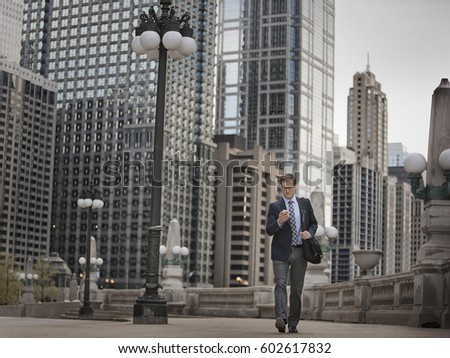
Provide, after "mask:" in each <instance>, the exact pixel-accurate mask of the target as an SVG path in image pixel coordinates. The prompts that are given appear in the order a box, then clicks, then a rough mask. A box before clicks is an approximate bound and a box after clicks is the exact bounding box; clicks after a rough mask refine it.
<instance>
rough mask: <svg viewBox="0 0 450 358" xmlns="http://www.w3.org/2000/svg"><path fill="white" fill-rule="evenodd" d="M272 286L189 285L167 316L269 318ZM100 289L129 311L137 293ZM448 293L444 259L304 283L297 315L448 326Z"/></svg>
mask: <svg viewBox="0 0 450 358" xmlns="http://www.w3.org/2000/svg"><path fill="white" fill-rule="evenodd" d="M273 289H274V288H273V286H255V287H236V288H200V287H190V288H186V289H185V297H186V300H185V302H168V309H169V313H171V314H174V313H175V314H184V315H203V316H230V317H264V318H274V293H273ZM288 290H289V288H288ZM104 291H105V292H104V296H105V304H104V306H105V309H114V308H116V309H117V308H119V309H122V310H130V311H131V310H132V305H133V304H134V302H135V298H136V297H137V296H139V294H140V291H139V290H135V291H133V290H130V291H129V292H127V291H126V290H104ZM449 292H450V261H449V262H447V263H445V264H444V265H435V266H433V265H430V264H426V265H416V266H414V267H413V270H412V271H411V272H405V273H399V274H396V275H390V276H379V277H374V276H364V277H359V278H357V279H355V280H353V281H349V282H342V283H334V284H315V285H312V286H310V287H305V290H304V292H303V309H302V319H307V320H308V319H312V320H328V321H336V322H357V323H374V324H395V325H408V326H414V327H419V326H424V327H442V328H450V308H449V300H450V298H449ZM288 294H289V293H288Z"/></svg>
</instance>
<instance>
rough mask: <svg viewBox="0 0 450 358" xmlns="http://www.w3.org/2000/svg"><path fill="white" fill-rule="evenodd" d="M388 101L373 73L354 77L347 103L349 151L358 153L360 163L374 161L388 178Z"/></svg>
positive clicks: (375, 168) (361, 73)
mask: <svg viewBox="0 0 450 358" xmlns="http://www.w3.org/2000/svg"><path fill="white" fill-rule="evenodd" d="M387 138H388V111H387V98H386V94H384V93H383V92H382V90H381V84H380V83H379V82H378V81H376V78H375V75H374V74H373V73H372V72H370V70H369V66H367V70H366V71H365V72H359V73H356V74H355V75H354V76H353V87H352V88H350V93H349V95H348V100H347V148H350V149H352V150H354V151H355V153H356V157H357V159H358V161H361V160H362V158H363V157H365V156H367V157H368V158H371V159H373V161H374V165H375V167H374V170H376V171H377V172H379V173H381V174H382V175H384V176H386V175H387V153H388V152H387V150H388V142H387Z"/></svg>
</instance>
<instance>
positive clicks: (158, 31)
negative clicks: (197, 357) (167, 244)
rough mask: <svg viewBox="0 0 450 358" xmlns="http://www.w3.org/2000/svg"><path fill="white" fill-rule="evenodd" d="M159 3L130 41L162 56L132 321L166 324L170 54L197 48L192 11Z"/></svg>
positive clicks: (177, 55)
mask: <svg viewBox="0 0 450 358" xmlns="http://www.w3.org/2000/svg"><path fill="white" fill-rule="evenodd" d="M160 5H161V6H160V14H159V15H158V14H157V13H156V11H155V9H154V8H153V6H151V7H150V10H149V11H148V14H146V13H145V12H143V13H142V14H141V15H140V16H139V18H140V20H141V22H140V25H139V26H138V27H137V28H136V37H134V38H133V40H132V41H131V48H132V50H133V51H134V52H135V53H136V54H137V55H144V54H146V55H147V57H148V58H149V59H151V60H156V59H158V60H159V67H158V85H157V97H156V116H155V132H154V135H153V138H154V142H153V173H152V187H151V209H150V210H151V214H150V215H151V217H150V229H149V234H148V247H147V263H146V275H145V293H144V295H143V296H142V297H139V298H138V299H137V300H136V304H135V305H134V309H133V323H137V324H167V302H166V301H165V300H164V299H163V298H162V297H160V295H159V293H158V289H159V288H160V287H161V286H160V284H159V283H158V272H159V246H160V241H161V193H162V190H161V189H162V188H161V185H162V171H163V168H162V161H163V150H164V148H163V145H164V117H165V104H166V72H167V55H169V56H170V57H171V58H172V59H174V60H180V59H182V58H184V57H187V56H190V55H192V54H193V53H194V51H195V41H194V39H193V38H192V36H193V30H192V29H191V28H190V26H189V20H190V18H191V16H190V14H189V13H187V12H186V13H185V14H184V15H183V16H181V17H180V18H178V17H176V16H175V8H174V7H173V6H171V5H172V0H161V1H160Z"/></svg>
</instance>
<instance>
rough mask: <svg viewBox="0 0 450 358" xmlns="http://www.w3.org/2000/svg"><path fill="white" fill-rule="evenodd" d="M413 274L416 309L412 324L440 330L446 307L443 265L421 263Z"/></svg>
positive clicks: (415, 267) (416, 266) (414, 269)
mask: <svg viewBox="0 0 450 358" xmlns="http://www.w3.org/2000/svg"><path fill="white" fill-rule="evenodd" d="M413 272H414V309H413V313H412V316H411V321H410V324H411V325H412V326H416V327H429V328H439V327H441V314H443V307H444V272H443V270H442V265H439V264H437V265H433V264H430V263H424V264H421V263H419V264H417V265H415V266H414V267H413ZM447 300H448V299H447Z"/></svg>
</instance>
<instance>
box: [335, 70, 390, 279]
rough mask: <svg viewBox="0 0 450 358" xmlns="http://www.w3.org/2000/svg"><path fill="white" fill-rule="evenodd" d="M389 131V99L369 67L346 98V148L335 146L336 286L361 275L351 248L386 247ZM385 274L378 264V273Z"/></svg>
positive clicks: (360, 74) (354, 77) (357, 77)
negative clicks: (384, 233)
mask: <svg viewBox="0 0 450 358" xmlns="http://www.w3.org/2000/svg"><path fill="white" fill-rule="evenodd" d="M387 129H388V115H387V98H386V95H385V94H384V93H383V92H382V91H381V84H380V83H379V82H377V81H376V79H375V75H374V74H373V73H372V72H370V70H369V66H367V69H366V71H365V72H357V73H356V74H355V75H354V76H353V87H351V88H350V90H349V95H348V97H347V147H346V148H335V156H334V163H335V167H334V178H335V180H334V182H333V190H334V195H333V199H334V202H333V225H334V226H335V227H336V228H337V229H338V231H339V237H338V239H337V241H336V243H335V245H334V247H333V251H332V279H331V280H332V282H338V281H346V280H350V279H353V278H354V277H356V276H357V275H358V274H359V268H358V267H357V266H355V264H354V258H353V255H352V254H351V252H352V250H354V249H363V250H364V249H369V250H370V249H375V250H381V249H382V248H383V246H384V242H383V232H384V230H385V229H386V227H384V216H385V215H387V213H386V212H385V211H384V199H385V193H384V179H385V177H386V176H387V147H388V144H387ZM387 197H389V196H387ZM389 217H390V216H389ZM392 225H394V223H392ZM388 239H389V238H388ZM391 239H392V240H393V239H394V238H393V237H392V238H391ZM381 272H382V265H378V266H377V267H376V268H375V273H377V274H380V273H381Z"/></svg>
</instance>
